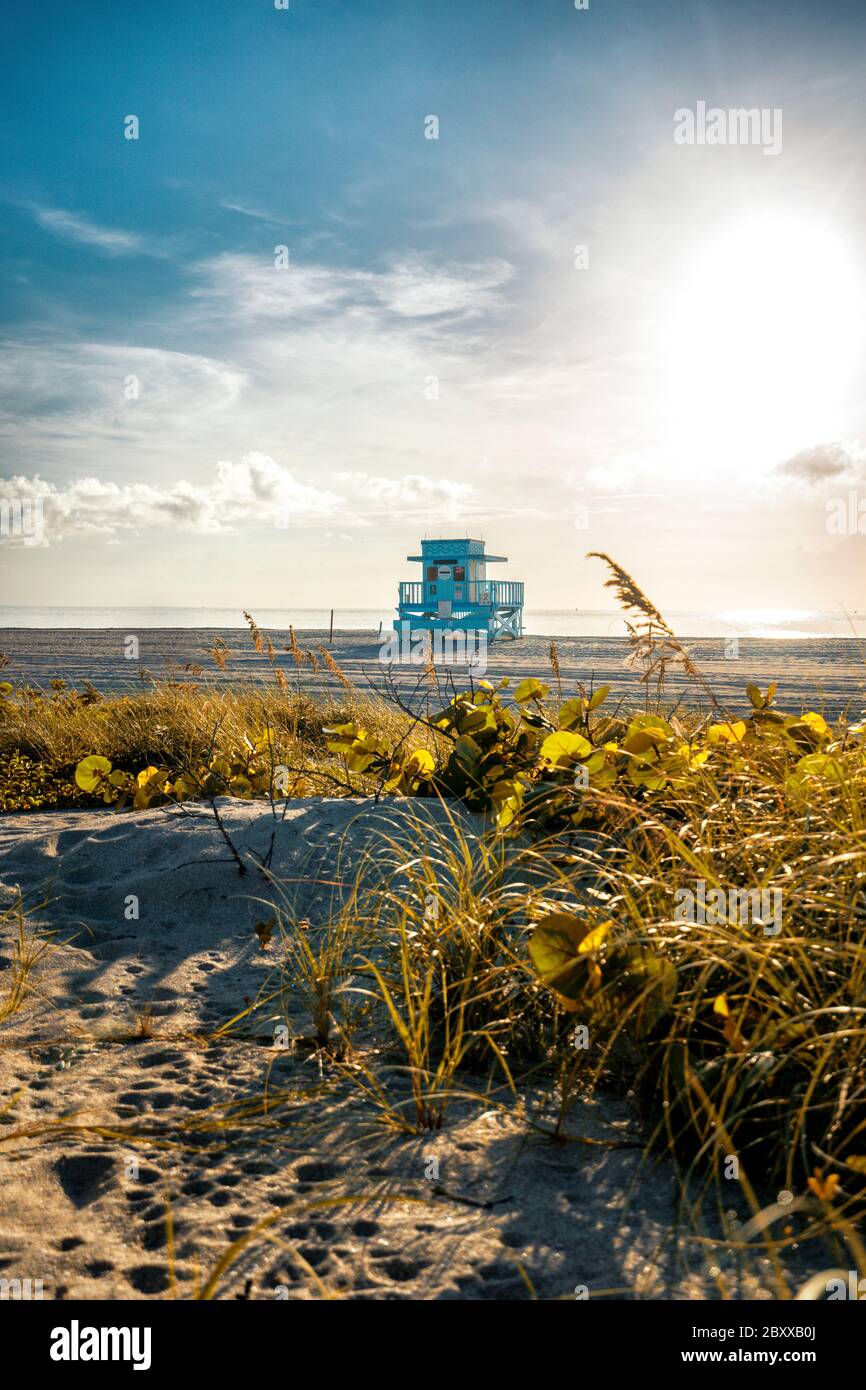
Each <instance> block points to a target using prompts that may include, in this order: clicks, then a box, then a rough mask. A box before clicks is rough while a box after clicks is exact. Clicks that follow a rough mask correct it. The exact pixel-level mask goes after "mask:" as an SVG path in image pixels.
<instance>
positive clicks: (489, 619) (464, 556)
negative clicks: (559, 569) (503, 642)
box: [397, 539, 523, 642]
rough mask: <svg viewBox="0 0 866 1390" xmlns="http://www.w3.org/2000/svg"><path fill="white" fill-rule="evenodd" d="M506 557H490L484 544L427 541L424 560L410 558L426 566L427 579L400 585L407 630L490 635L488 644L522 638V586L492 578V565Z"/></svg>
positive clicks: (423, 544)
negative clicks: (485, 551) (504, 639)
mask: <svg viewBox="0 0 866 1390" xmlns="http://www.w3.org/2000/svg"><path fill="white" fill-rule="evenodd" d="M506 558H507V557H506V556H505V555H486V554H485V553H484V541H473V540H468V539H467V540H456V541H455V540H437V541H422V542H421V554H420V555H407V556H406V559H407V560H412V561H414V562H416V563H418V564H421V565H422V566H423V569H422V575H423V577H422V578H421V579H420V580H417V579H409V580H405V581H404V582H403V583H401V585H400V603H399V606H398V608H397V613H398V616H399V619H400V622H401V624H402V626H403V631H404V632H405V631H407V630H408V631H409V632H415V631H418V630H419V629H426V630H427V631H431V632H436V631H440V632H443V631H452V632H453V631H457V630H461V629H463V630H467V631H484V632H486V633H487V640H488V642H493V641H494V640H495V639H496V638H497V637H511V638H517V637H522V636H523V584H522V582H521V581H520V580H516V579H488V578H487V566H488V565H501V564H504V563H505V561H506Z"/></svg>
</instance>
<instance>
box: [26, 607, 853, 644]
mask: <svg viewBox="0 0 866 1390" xmlns="http://www.w3.org/2000/svg"><path fill="white" fill-rule="evenodd" d="M254 616H255V619H256V621H257V623H258V624H259V626H260V627H262V628H276V629H278V630H280V631H285V629H286V628H287V627H288V626H289V624H290V623H291V624H292V625H293V626H294V627H295V628H296V629H298V630H299V631H303V630H304V629H307V628H312V629H317V630H319V631H321V629H322V628H324V629H327V628H328V625H329V622H330V610H329V609H326V608H260V609H257V610H256V612H255V614H254ZM666 616H667V618H668V621H669V622H670V623H671V626H672V627H673V628H674V631H675V632H676V633H677V634H678V635H679V636H680V637H765V638H772V639H775V640H777V641H778V640H783V639H785V638H791V639H792V640H800V641H802V640H804V639H808V638H827V637H860V638H864V637H866V613H864V612H862V611H861V612H857V613H851V614H846V613H844V612H843V611H841V610H839V611H836V612H827V611H821V610H818V609H795V608H763V609H762V608H748V609H731V610H729V611H716V612H712V611H699V610H682V611H680V612H677V611H672V612H670V613H668V614H667V615H666ZM380 622H381V623H382V625H383V628H384V629H385V630H386V631H387V630H388V629H389V628H390V627H391V626H392V625H393V622H394V610H393V608H339V609H337V610H335V613H334V627H335V629H338V630H342V631H346V630H347V629H348V630H365V631H369V630H370V629H371V628H372V629H373V631H376V630H377V629H378V627H379V623H380ZM245 626H246V624H245V622H244V616H243V613H242V612H241V610H240V609H237V608H63V607H58V608H36V607H32V608H31V607H18V608H13V607H0V628H3V627H24V628H122V629H123V630H124V631H127V630H132V631H138V630H139V629H140V628H178V627H189V628H242V627H245ZM524 628H525V631H526V632H527V633H528V634H529V635H531V636H543V637H621V636H623V635H624V634H625V626H624V623H623V620H622V618H621V616H620V615H619V614H618V613H616V612H614V611H610V610H607V611H603V610H601V609H598V610H593V609H587V610H584V611H577V610H566V609H558V608H556V609H532V608H530V609H527V611H526V613H525V614H524Z"/></svg>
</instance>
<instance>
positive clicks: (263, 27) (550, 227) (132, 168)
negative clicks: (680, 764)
mask: <svg viewBox="0 0 866 1390" xmlns="http://www.w3.org/2000/svg"><path fill="white" fill-rule="evenodd" d="M281 3H282V0H277V4H281ZM2 24H3V29H4V35H3V38H4V44H3V46H4V50H5V54H6V62H5V65H4V66H5V68H6V74H5V80H4V82H3V83H2V84H0V117H2V122H3V128H4V131H5V133H6V139H5V141H4V143H3V147H2V155H0V317H2V340H0V499H2V498H5V499H6V500H7V502H8V501H11V500H13V499H17V500H18V501H19V502H24V503H26V502H27V501H31V502H32V500H33V499H41V506H42V515H43V518H44V521H43V525H42V529H41V530H40V531H39V534H38V535H37V534H36V533H35V531H34V532H30V533H27V534H23V531H25V530H26V524H25V522H22V523H21V525H20V526H19V527H18V529H17V531H16V526H15V522H14V513H13V512H12V511H9V512H8V518H9V520H8V522H7V525H6V532H7V534H5V535H0V602H2V603H6V604H36V605H57V604H70V605H88V606H94V605H106V606H119V605H178V606H194V605H203V606H234V605H237V606H238V607H248V608H252V609H253V610H254V609H255V607H256V606H259V607H268V608H277V607H287V606H300V607H330V606H336V607H340V606H343V607H348V606H351V607H368V606H369V607H381V606H382V605H387V604H389V603H390V602H391V601H392V600H393V599H394V597H395V594H396V585H397V582H398V580H400V579H410V578H415V577H416V572H417V568H418V567H417V566H413V565H410V564H408V563H407V562H406V556H407V555H409V554H415V553H417V552H418V541H419V540H420V539H421V537H423V536H440V535H441V536H448V535H458V536H459V535H466V534H469V535H472V536H481V537H483V538H484V539H486V540H487V542H488V545H489V548H490V549H491V550H492V551H494V552H495V553H497V554H505V555H507V556H508V557H509V565H508V567H507V568H506V567H504V566H502V567H500V568H499V569H498V570H497V577H502V578H505V577H509V578H516V579H522V580H523V581H524V583H525V584H526V593H527V600H526V601H527V605H528V606H529V607H531V608H536V609H538V608H562V609H571V608H581V607H586V608H599V607H601V606H603V605H605V604H606V603H607V602H608V601H609V596H607V595H605V592H604V590H603V588H602V579H603V574H602V571H601V568H600V566H599V565H598V564H597V562H588V561H587V560H586V559H585V558H584V557H585V555H586V552H587V551H599V550H600V551H607V552H609V553H611V554H612V555H614V556H615V557H616V558H617V559H618V560H619V561H620V563H621V564H623V565H624V566H625V567H626V568H627V569H628V570H630V571H631V572H632V574H634V576H635V577H636V578H637V579H638V580H639V582H640V583H641V584H642V585H643V586H644V588H645V589H646V590H647V592H648V593H649V594H650V595H651V596H652V598H653V599H654V601H655V602H656V603H657V604H658V605H660V606H661V607H662V608H665V607H667V608H670V609H684V608H689V609H695V608H709V609H718V608H730V607H739V608H749V607H753V608H768V607H773V606H776V607H786V608H795V609H809V608H842V609H845V610H846V611H851V610H861V611H862V610H863V609H866V592H864V588H866V586H864V575H866V390H864V387H866V336H864V326H866V312H864V308H866V235H864V232H866V178H864V163H866V140H864V136H866V85H864V82H863V71H864V60H866V6H864V5H863V3H862V0H856V2H855V0H852V3H848V2H847V0H838V3H833V0H822V3H820V4H818V3H812V2H811V0H762V3H761V4H759V5H756V4H754V3H753V0H652V2H651V3H650V0H588V7H587V8H585V9H578V8H577V6H576V4H575V3H574V0H435V3H433V2H432V0H289V6H288V8H277V6H276V4H275V3H274V0H208V2H207V3H205V0H149V3H148V4H146V5H141V4H135V3H132V2H131V0H76V4H74V5H70V4H68V3H65V2H64V3H61V0H41V3H40V4H39V5H33V4H31V3H25V0H20V3H14V2H13V3H8V4H7V5H5V6H4V9H3V17H2ZM702 103H703V104H704V105H703V109H704V111H705V112H706V111H709V112H710V113H712V112H714V111H715V112H718V113H721V116H720V118H717V117H714V116H712V114H711V115H710V117H709V124H708V121H707V118H706V117H704V118H703V127H702V126H701V119H702V118H701V104H702ZM753 109H754V110H755V111H757V112H759V113H763V116H762V119H763V122H764V124H763V125H760V123H759V125H756V126H754V127H753V126H752V125H751V124H749V126H748V131H749V134H748V138H738V136H737V122H736V120H734V119H733V118H732V119H730V120H729V119H728V117H727V112H729V111H732V110H733V111H736V110H744V111H745V110H753ZM684 111H685V112H689V113H694V119H693V122H692V125H691V129H690V133H689V127H688V122H687V120H686V118H685V117H683V115H682V113H683V112H684ZM678 113H680V114H679V115H678ZM130 118H135V119H134V120H131V119H130ZM136 126H137V128H136ZM702 130H703V136H702V133H701V132H702ZM684 131H685V132H686V134H685V135H684V134H683V132H684ZM678 132H679V133H678ZM130 135H135V136H137V138H128V137H129V136H130ZM742 135H743V131H742V130H740V137H742ZM861 503H862V507H861ZM858 507H860V508H861V511H862V514H863V515H862V518H861V516H860V512H859V511H858ZM22 515H23V516H24V517H25V518H26V516H27V515H28V514H27V513H26V512H24V513H22ZM30 515H31V516H32V515H35V513H30ZM843 515H844V518H845V520H843V521H841V522H840V521H839V517H840V516H843ZM833 518H835V520H834V519H833ZM37 540H38V541H39V542H40V543H35V542H36V541H37Z"/></svg>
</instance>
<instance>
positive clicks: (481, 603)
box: [400, 579, 523, 608]
mask: <svg viewBox="0 0 866 1390" xmlns="http://www.w3.org/2000/svg"><path fill="white" fill-rule="evenodd" d="M458 590H459V591H460V592H459V596H458V592H457V591H458ZM450 597H451V601H452V603H453V604H454V606H455V608H459V607H460V605H461V604H463V603H469V604H472V605H473V606H478V607H482V608H522V606H523V581H522V580H519V579H474V580H467V581H466V582H464V583H457V584H455V586H454V589H453V590H452V591H451V595H450ZM423 602H424V585H423V583H422V582H421V581H420V580H417V579H406V580H402V581H401V583H400V604H401V606H402V605H403V604H421V603H423ZM430 602H431V603H435V602H436V596H435V595H434V596H433V597H432V598H431V599H430Z"/></svg>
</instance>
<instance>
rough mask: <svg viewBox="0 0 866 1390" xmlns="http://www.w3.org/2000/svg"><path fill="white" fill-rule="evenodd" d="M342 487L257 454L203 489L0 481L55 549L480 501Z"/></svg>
mask: <svg viewBox="0 0 866 1390" xmlns="http://www.w3.org/2000/svg"><path fill="white" fill-rule="evenodd" d="M337 482H338V483H339V484H341V485H342V488H341V492H339V493H337V492H334V491H331V490H330V489H328V488H320V487H316V486H315V485H314V484H312V483H309V482H302V481H301V480H300V479H299V478H297V477H296V476H295V475H294V474H293V473H291V472H290V471H289V470H288V469H286V468H283V467H282V466H281V465H280V464H278V463H277V462H276V461H275V460H274V459H273V458H271V457H270V456H269V455H268V454H263V453H259V452H256V451H251V452H250V453H247V454H244V456H243V457H242V459H241V461H240V463H232V462H231V461H230V460H227V459H221V460H220V461H219V462H218V463H217V465H216V470H215V474H214V475H213V477H212V478H211V480H210V481H209V482H207V483H204V484H201V483H199V484H196V483H192V482H189V481H188V480H187V479H183V478H181V479H178V480H177V481H176V482H173V483H171V484H169V485H158V484H153V483H140V482H136V483H122V484H121V483H116V482H109V481H105V480H103V479H100V478H95V477H82V478H76V479H74V480H73V481H71V482H69V483H67V484H65V485H63V486H59V487H58V486H57V485H56V484H54V483H52V482H49V481H47V480H46V479H44V478H41V477H40V476H39V475H38V474H37V475H35V476H33V477H25V476H18V477H14V478H9V479H0V499H6V500H8V501H12V500H17V501H19V502H22V503H26V502H31V503H32V502H34V501H39V502H41V504H42V507H43V510H44V530H45V539H46V540H47V541H48V543H49V544H50V543H51V542H52V541H59V540H63V539H65V538H66V537H69V536H74V535H92V534H100V533H101V534H104V535H106V536H113V535H115V534H116V533H117V532H123V531H162V530H169V531H186V532H197V533H199V534H210V533H215V532H221V531H230V530H237V529H238V528H240V527H242V526H245V527H254V526H274V525H291V526H295V525H301V526H311V525H312V526H315V525H318V524H319V523H323V522H333V521H339V522H341V523H342V524H343V525H345V524H347V523H348V524H353V525H369V524H370V522H371V520H375V519H379V518H381V517H383V516H387V515H389V514H391V513H393V512H394V511H395V510H398V511H399V512H400V513H401V514H402V515H405V516H407V517H408V516H411V517H412V518H413V519H415V520H419V519H421V520H427V521H435V520H438V519H440V518H442V517H445V518H453V517H456V516H458V515H459V514H460V512H461V509H462V508H463V507H464V506H466V505H468V504H469V503H470V502H471V500H472V498H473V494H474V489H473V488H471V487H469V486H468V485H467V484H464V483H456V482H452V481H450V480H449V479H430V478H426V477H423V476H420V475H414V476H410V477H407V478H403V479H390V478H379V477H374V476H370V475H369V474H366V473H344V474H339V475H338V476H337Z"/></svg>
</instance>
